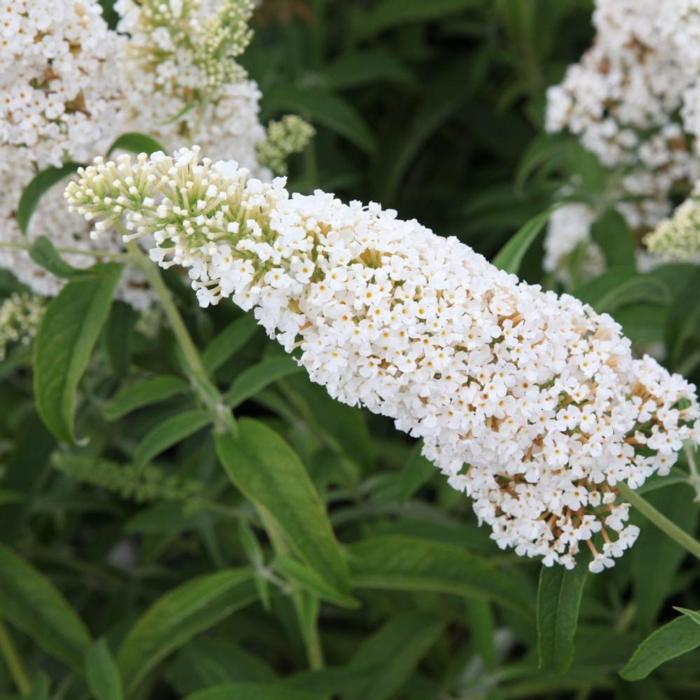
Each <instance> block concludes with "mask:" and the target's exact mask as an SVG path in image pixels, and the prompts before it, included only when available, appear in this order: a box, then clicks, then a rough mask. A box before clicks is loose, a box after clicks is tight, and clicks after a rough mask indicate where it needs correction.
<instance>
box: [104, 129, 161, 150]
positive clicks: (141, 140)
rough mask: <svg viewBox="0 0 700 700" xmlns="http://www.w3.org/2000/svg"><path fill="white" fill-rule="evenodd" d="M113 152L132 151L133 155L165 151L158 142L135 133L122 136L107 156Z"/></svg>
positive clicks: (111, 147)
mask: <svg viewBox="0 0 700 700" xmlns="http://www.w3.org/2000/svg"><path fill="white" fill-rule="evenodd" d="M113 151H130V152H131V153H147V154H148V155H151V153H155V152H156V151H163V152H164V153H165V149H164V148H163V146H161V145H160V144H159V143H158V141H156V140H155V139H154V138H151V137H150V136H146V134H139V133H137V132H135V131H132V132H129V133H126V134H122V135H121V136H120V137H119V138H118V139H117V140H116V141H115V142H114V143H113V144H112V145H111V146H110V147H109V149H108V150H107V155H110V154H111V153H112V152H113Z"/></svg>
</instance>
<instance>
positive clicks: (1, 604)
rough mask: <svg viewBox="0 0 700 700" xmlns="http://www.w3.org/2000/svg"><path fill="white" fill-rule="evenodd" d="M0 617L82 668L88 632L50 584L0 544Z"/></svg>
mask: <svg viewBox="0 0 700 700" xmlns="http://www.w3.org/2000/svg"><path fill="white" fill-rule="evenodd" d="M0 618H4V619H5V620H8V621H9V622H11V623H12V624H13V625H16V626H17V627H18V628H19V629H21V630H22V631H23V632H25V633H26V634H28V635H29V636H30V637H31V638H32V639H33V640H34V642H35V643H36V644H37V645H38V646H40V647H41V648H42V649H44V651H46V652H47V653H48V654H50V655H51V656H54V657H55V658H57V659H60V660H61V661H63V662H64V663H66V664H68V665H69V666H71V667H73V668H75V669H82V665H83V655H84V653H85V650H86V649H87V648H88V646H89V645H90V634H89V633H88V631H87V629H86V628H85V625H84V624H83V623H82V621H81V620H80V618H79V617H78V615H77V614H76V613H75V611H74V610H73V609H72V608H71V607H70V606H69V605H68V603H67V602H66V600H65V599H64V597H63V596H62V595H61V593H60V592H59V591H58V590H57V589H56V588H55V587H54V585H53V584H52V583H51V582H50V581H49V580H48V579H47V578H45V577H44V576H43V575H42V574H40V573H39V572H38V571H37V570H36V569H35V568H34V567H33V566H31V565H30V564H28V563H27V562H25V561H24V560H23V559H20V557H18V556H17V555H16V554H14V553H13V552H11V551H10V550H9V549H7V548H6V547H3V546H2V545H0Z"/></svg>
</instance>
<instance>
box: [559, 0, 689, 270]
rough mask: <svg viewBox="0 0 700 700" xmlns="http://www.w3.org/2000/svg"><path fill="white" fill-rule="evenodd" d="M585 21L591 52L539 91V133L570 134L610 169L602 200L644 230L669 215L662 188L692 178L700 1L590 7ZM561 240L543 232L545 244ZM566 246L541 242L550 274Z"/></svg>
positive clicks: (601, 2) (621, 0)
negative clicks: (543, 107) (542, 98)
mask: <svg viewBox="0 0 700 700" xmlns="http://www.w3.org/2000/svg"><path fill="white" fill-rule="evenodd" d="M594 24H595V28H596V38H595V42H594V44H593V46H592V47H591V48H590V49H589V50H588V51H587V52H586V53H585V54H584V56H583V57H582V59H581V61H580V62H579V63H577V64H575V65H573V66H571V67H570V68H569V69H568V71H567V73H566V76H565V78H564V81H563V82H562V83H561V84H560V85H557V86H554V87H552V88H550V90H549V92H548V109H547V129H548V130H549V131H562V130H568V131H569V132H571V133H573V134H575V135H576V136H578V137H579V139H580V140H581V143H582V144H583V145H584V146H585V147H586V148H587V149H589V150H590V151H592V152H593V153H595V154H596V155H597V156H598V158H599V159H600V161H601V162H602V163H603V164H604V165H605V166H607V167H608V168H611V169H614V170H615V171H616V173H617V179H618V181H617V184H616V185H615V187H614V192H611V193H610V196H609V198H608V199H609V200H610V201H613V202H615V206H616V208H617V210H618V211H619V212H620V213H621V214H623V216H624V217H625V219H626V220H627V222H628V224H629V225H630V226H631V227H632V228H634V229H642V230H648V229H650V228H653V227H654V226H656V224H657V223H658V222H659V221H660V220H661V219H663V218H664V217H665V216H667V215H668V213H669V211H670V210H671V207H672V205H671V191H672V189H673V188H674V187H677V186H679V185H681V186H686V187H687V185H688V183H692V182H693V181H695V180H696V179H697V178H698V177H699V176H700V158H699V157H698V150H697V146H696V143H695V141H696V138H697V136H698V135H700V109H699V108H698V105H699V104H700V101H699V100H698V99H697V98H698V97H700V83H698V75H700V73H699V72H698V68H699V67H700V66H699V61H700V57H699V52H698V48H697V46H698V37H700V3H698V2H697V0H669V1H668V2H663V3H658V2H656V1H655V0H597V2H596V10H595V14H594ZM577 214H580V210H579V211H578V212H572V216H576V215H577ZM586 218H588V217H586ZM579 223H580V225H581V226H583V225H584V224H585V222H584V220H583V219H582V218H579ZM561 233H562V229H561V228H558V227H555V226H553V227H551V228H550V232H549V236H550V239H555V238H558V237H559V236H560V235H561ZM572 242H573V239H572V238H571V237H566V236H565V237H564V238H563V239H562V240H559V241H557V240H552V242H551V243H549V248H550V250H552V251H554V253H556V255H551V256H550V258H549V259H548V261H547V262H548V266H549V268H550V269H553V268H554V267H555V266H556V265H557V264H558V263H559V261H560V260H561V259H562V258H563V257H564V256H565V255H567V254H568V253H569V252H571V247H570V246H571V243H572Z"/></svg>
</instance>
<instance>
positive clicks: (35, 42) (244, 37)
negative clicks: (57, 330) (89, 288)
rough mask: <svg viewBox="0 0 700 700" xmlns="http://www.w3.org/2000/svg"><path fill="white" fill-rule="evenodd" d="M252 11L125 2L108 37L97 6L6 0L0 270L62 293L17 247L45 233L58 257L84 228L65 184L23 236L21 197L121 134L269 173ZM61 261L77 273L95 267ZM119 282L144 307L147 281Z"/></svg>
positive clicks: (81, 238)
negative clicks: (249, 63)
mask: <svg viewBox="0 0 700 700" xmlns="http://www.w3.org/2000/svg"><path fill="white" fill-rule="evenodd" d="M252 5H253V3H252V1H251V0H142V2H138V3H137V2H133V1H132V0H118V2H117V3H116V6H115V9H116V10H117V12H118V13H119V15H120V21H119V24H118V27H117V31H113V30H110V29H109V28H108V26H107V24H106V22H105V20H104V19H103V18H102V16H101V12H102V10H101V6H100V3H99V1H98V0H0V42H1V43H0V267H2V268H6V269H9V270H11V271H12V272H13V273H14V274H15V275H16V276H17V278H18V279H19V280H20V281H21V282H22V283H24V284H26V285H27V286H29V287H30V288H31V289H32V290H33V291H35V292H36V293H39V294H43V295H53V294H55V293H56V292H57V291H58V290H59V289H60V287H61V281H60V280H58V279H56V278H55V277H53V276H52V275H50V274H49V273H47V272H46V271H45V270H43V269H42V268H41V267H40V266H38V265H37V264H35V263H34V262H33V261H32V260H31V258H30V257H29V255H28V253H27V252H26V250H22V249H21V246H25V247H26V246H27V245H29V244H31V243H32V241H34V240H35V239H36V237H37V236H39V235H46V236H48V237H49V239H50V240H51V241H52V242H53V244H54V245H55V246H56V247H57V248H58V249H62V250H63V251H73V250H85V249H89V248H90V246H91V245H92V244H91V242H90V240H89V236H88V231H87V229H86V227H85V222H84V221H83V220H82V219H81V218H80V217H76V216H73V215H71V214H69V212H68V211H67V209H66V206H65V202H64V200H63V197H62V193H61V192H62V189H63V188H62V186H60V185H59V186H55V187H54V188H52V189H51V190H49V192H47V193H46V194H45V195H44V196H43V197H42V199H41V201H40V204H39V207H38V209H37V211H36V213H35V214H34V216H33V218H32V221H31V223H30V227H29V230H28V231H27V233H26V234H24V233H23V232H21V231H20V229H19V226H18V224H17V220H16V213H17V207H18V203H19V199H20V195H21V193H22V191H23V189H24V188H25V187H26V185H27V184H28V183H29V182H30V181H31V180H32V178H33V177H34V175H35V174H36V173H37V171H39V170H41V169H43V168H45V167H47V166H49V165H51V166H61V165H63V164H64V163H65V162H67V161H78V162H80V161H86V160H90V159H92V158H93V157H95V156H96V155H97V154H99V153H104V152H105V151H106V150H107V148H108V147H109V145H110V144H111V143H113V142H114V140H115V139H116V138H117V137H118V136H119V135H120V134H121V133H125V132H130V131H136V132H141V133H146V134H149V135H151V136H153V137H154V138H156V139H158V140H160V141H162V143H164V144H165V146H166V147H167V148H176V147H179V146H183V145H186V144H188V143H192V141H193V140H196V141H197V142H200V143H203V144H205V145H206V147H207V148H208V149H209V150H210V151H211V152H212V153H213V154H215V155H216V156H217V157H220V158H233V159H236V160H238V161H239V162H241V163H243V164H244V165H245V166H246V167H248V168H250V169H251V170H252V171H253V172H254V173H255V174H256V175H257V176H258V177H261V178H263V179H269V178H270V177H271V176H272V175H271V173H270V171H269V170H268V169H267V167H266V166H264V165H262V164H261V163H260V162H259V160H258V156H257V150H258V149H259V148H260V147H263V146H264V145H265V139H266V132H265V129H264V128H263V126H262V125H261V123H260V119H259V100H260V96H261V95H260V91H259V89H258V86H257V84H256V83H255V82H254V81H252V80H250V79H249V78H248V77H247V76H246V73H245V71H244V70H243V68H242V67H241V66H240V65H239V64H238V62H237V60H236V59H237V58H238V57H239V56H240V54H241V53H242V52H243V51H244V50H245V48H246V47H247V45H248V43H249V41H250V39H251V36H252V31H251V29H250V27H249V24H248V22H249V20H250V16H251V13H252ZM306 142H307V141H303V142H301V143H299V144H292V145H296V146H298V147H299V148H303V147H304V146H305V145H306ZM285 145H289V143H287V144H285ZM273 148H274V146H273ZM297 150H298V149H297ZM293 151H294V149H293V148H291V149H289V148H288V149H287V151H286V152H285V154H284V155H285V157H287V156H289V155H290V154H291V152H293ZM3 244H5V247H3ZM92 249H93V250H94V246H93V248H92ZM101 249H105V250H106V251H107V252H115V251H117V250H119V249H120V244H119V242H118V241H116V240H115V241H111V242H106V243H105V244H103V245H102V246H101ZM66 258H67V259H68V260H69V262H70V263H71V264H73V265H75V266H78V267H86V266H88V265H90V264H92V262H94V256H90V255H84V254H70V253H68V254H66ZM122 280H123V281H122V283H121V286H120V289H119V296H120V297H121V298H122V299H124V300H125V301H127V302H129V303H130V304H132V305H133V306H134V307H135V308H139V309H144V308H146V307H147V306H148V305H149V304H150V301H151V297H150V294H149V292H148V291H147V289H146V286H145V285H144V282H143V279H142V277H141V276H140V274H139V273H138V272H137V271H134V270H131V269H129V270H126V271H125V274H124V276H123V278H122Z"/></svg>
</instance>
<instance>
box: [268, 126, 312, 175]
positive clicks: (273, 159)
mask: <svg viewBox="0 0 700 700" xmlns="http://www.w3.org/2000/svg"><path fill="white" fill-rule="evenodd" d="M315 133H316V130H315V129H314V127H313V126H311V124H309V123H308V122H307V121H306V120H304V119H302V118H301V117H298V116H297V115H295V114H288V115H286V116H284V117H282V119H280V120H279V121H273V122H270V123H269V124H268V126H267V138H266V139H265V141H262V142H261V143H259V144H258V145H257V146H256V152H257V154H258V160H259V161H260V164H261V165H264V166H266V167H268V168H269V169H270V170H271V171H272V172H273V173H274V174H275V175H286V174H287V159H288V158H289V156H291V155H292V154H294V153H301V152H302V151H303V150H304V149H305V148H306V147H307V145H308V144H309V142H310V141H311V139H312V138H313V137H314V134H315Z"/></svg>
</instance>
